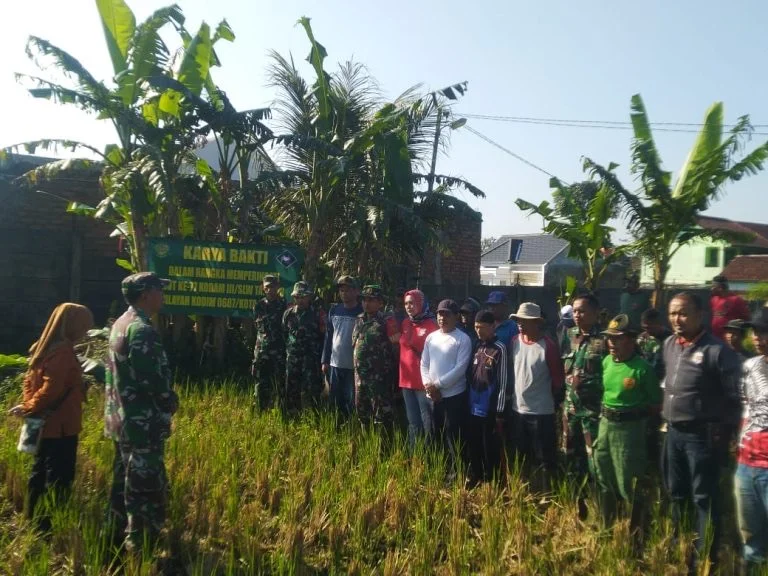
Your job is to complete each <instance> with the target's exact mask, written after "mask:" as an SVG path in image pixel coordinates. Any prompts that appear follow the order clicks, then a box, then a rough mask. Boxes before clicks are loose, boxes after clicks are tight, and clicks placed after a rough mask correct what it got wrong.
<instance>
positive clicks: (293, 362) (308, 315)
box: [281, 282, 325, 412]
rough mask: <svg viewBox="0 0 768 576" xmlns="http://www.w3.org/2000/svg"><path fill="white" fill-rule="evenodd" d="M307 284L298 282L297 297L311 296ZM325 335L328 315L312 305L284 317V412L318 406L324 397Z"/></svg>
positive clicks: (295, 288) (288, 311)
mask: <svg viewBox="0 0 768 576" xmlns="http://www.w3.org/2000/svg"><path fill="white" fill-rule="evenodd" d="M311 294H312V292H311V289H310V288H309V286H308V285H307V283H306V282H297V283H296V285H295V287H294V289H293V294H292V295H293V296H294V297H296V296H303V295H311ZM324 334H325V312H324V311H323V310H322V309H316V308H315V307H314V306H313V305H310V306H309V307H308V308H306V309H305V310H299V308H298V306H297V305H296V304H293V305H291V306H289V307H288V309H287V310H286V311H285V314H283V336H284V338H285V343H286V345H285V350H286V357H285V366H286V370H285V389H284V391H283V395H282V398H281V401H282V402H283V409H284V410H286V411H288V412H296V411H298V410H300V409H301V408H306V407H309V406H317V405H319V403H320V397H321V395H322V393H323V376H322V373H321V372H320V355H321V354H322V350H323V341H324Z"/></svg>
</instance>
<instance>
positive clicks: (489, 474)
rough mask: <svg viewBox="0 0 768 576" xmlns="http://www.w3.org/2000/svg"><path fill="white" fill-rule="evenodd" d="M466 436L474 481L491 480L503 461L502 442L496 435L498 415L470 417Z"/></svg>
mask: <svg viewBox="0 0 768 576" xmlns="http://www.w3.org/2000/svg"><path fill="white" fill-rule="evenodd" d="M466 434H467V455H468V457H469V466H470V472H471V473H472V479H473V480H484V481H488V480H491V478H493V475H494V474H496V473H497V472H498V470H499V464H500V461H501V458H500V455H501V454H500V450H501V442H499V437H498V434H497V433H496V415H495V414H492V415H490V416H472V415H470V416H469V421H468V424H467V432H466Z"/></svg>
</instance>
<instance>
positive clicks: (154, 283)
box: [120, 272, 171, 298]
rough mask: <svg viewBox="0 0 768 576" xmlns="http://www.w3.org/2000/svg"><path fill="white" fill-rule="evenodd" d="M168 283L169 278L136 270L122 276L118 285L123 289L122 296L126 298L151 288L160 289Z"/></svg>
mask: <svg viewBox="0 0 768 576" xmlns="http://www.w3.org/2000/svg"><path fill="white" fill-rule="evenodd" d="M170 283H171V281H170V280H166V279H165V278H160V277H159V276H158V275H157V274H155V273H154V272H137V273H136V274H131V275H130V276H127V277H126V278H123V282H122V284H121V286H120V287H121V289H122V291H123V296H125V297H126V298H136V297H138V296H139V295H140V294H141V293H142V292H144V291H146V290H151V289H152V288H157V289H158V290H162V289H163V288H165V287H166V286H168V284H170Z"/></svg>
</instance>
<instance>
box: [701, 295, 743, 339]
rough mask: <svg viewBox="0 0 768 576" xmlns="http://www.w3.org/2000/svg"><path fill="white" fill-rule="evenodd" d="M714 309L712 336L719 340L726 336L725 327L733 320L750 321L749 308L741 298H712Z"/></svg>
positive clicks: (730, 296) (710, 302)
mask: <svg viewBox="0 0 768 576" xmlns="http://www.w3.org/2000/svg"><path fill="white" fill-rule="evenodd" d="M709 306H710V308H712V334H713V335H714V336H717V337H718V338H721V339H722V338H723V336H724V335H725V330H724V328H725V325H726V324H728V322H730V321H731V320H749V306H747V303H746V302H745V301H744V299H743V298H742V297H741V296H737V295H736V294H728V295H727V296H712V297H711V298H710V299H709Z"/></svg>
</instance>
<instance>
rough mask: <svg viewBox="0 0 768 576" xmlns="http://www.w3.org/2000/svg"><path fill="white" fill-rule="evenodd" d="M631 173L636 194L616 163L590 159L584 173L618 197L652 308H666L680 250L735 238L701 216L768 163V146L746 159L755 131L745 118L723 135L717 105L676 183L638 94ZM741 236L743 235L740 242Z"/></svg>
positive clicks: (719, 105)
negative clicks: (648, 278) (644, 266)
mask: <svg viewBox="0 0 768 576" xmlns="http://www.w3.org/2000/svg"><path fill="white" fill-rule="evenodd" d="M631 109H632V114H631V118H632V126H633V129H634V138H633V142H632V169H631V171H632V174H634V175H635V176H637V177H638V179H639V181H640V189H639V190H638V191H637V192H635V193H633V192H630V191H629V190H628V189H627V188H625V187H624V186H623V185H622V184H621V182H620V181H619V179H618V178H617V177H616V174H615V173H614V168H616V165H615V164H610V165H609V166H608V167H603V166H601V165H599V164H596V163H595V162H594V161H592V160H591V159H589V158H586V159H585V160H584V168H585V170H587V171H588V172H589V173H590V174H591V175H592V176H593V177H595V178H598V179H599V180H600V181H601V182H602V184H603V186H605V187H608V188H609V189H610V190H612V191H613V192H614V193H615V194H616V195H617V196H618V198H619V201H620V203H621V207H622V212H623V214H624V215H625V216H626V218H627V226H628V228H629V231H630V233H631V234H632V236H633V238H634V241H633V242H632V243H631V244H630V245H629V246H628V247H627V248H628V250H631V251H634V252H635V253H637V254H639V255H640V256H642V257H643V258H644V259H645V260H646V261H647V262H648V263H650V265H651V266H652V268H653V282H654V305H655V306H657V307H658V306H660V305H662V304H663V302H662V299H663V289H664V281H665V278H666V275H667V271H668V270H669V263H670V260H671V258H672V256H674V254H675V253H676V252H677V250H678V249H679V248H680V247H681V246H684V245H686V244H688V243H690V242H692V241H694V240H696V239H699V238H714V239H718V238H723V239H733V236H734V235H733V234H728V233H724V232H719V231H713V230H706V229H703V228H701V227H700V226H698V224H697V218H698V216H699V215H700V214H701V213H702V212H703V211H704V210H706V209H707V208H708V207H709V206H710V204H711V203H712V202H713V201H714V200H716V199H718V198H720V197H721V196H722V195H723V194H724V192H725V185H726V184H727V183H729V182H736V181H738V180H740V179H741V178H743V177H744V176H748V175H752V174H756V173H758V172H759V171H760V170H762V169H763V164H764V163H765V160H766V158H768V142H766V143H764V144H761V145H759V146H758V147H756V148H755V149H754V150H752V151H751V152H749V153H746V154H743V150H744V146H745V141H746V140H747V139H748V137H749V136H750V134H751V132H752V127H751V125H750V123H749V118H748V117H747V116H742V117H741V118H739V120H738V122H737V123H736V124H735V125H734V126H733V127H732V128H731V130H730V131H729V132H728V134H727V135H726V136H725V137H724V136H723V105H722V103H721V102H717V103H715V104H713V105H712V106H711V107H710V108H709V110H708V111H707V113H706V115H705V117H704V125H703V126H702V129H701V132H700V133H699V135H698V137H697V138H696V142H695V144H694V146H693V148H692V149H691V151H690V153H689V154H688V157H687V159H686V161H685V164H684V165H683V168H682V169H681V171H680V174H679V175H678V178H677V181H676V182H675V183H674V185H673V183H672V174H671V173H670V172H668V171H666V170H664V169H663V167H662V163H661V157H660V155H659V153H658V150H657V148H656V144H655V142H654V140H653V135H652V133H651V126H650V121H649V120H648V115H647V113H646V110H645V105H644V104H643V100H642V99H641V98H640V95H639V94H636V95H634V96H633V97H632V104H631ZM737 239H741V237H740V236H739V238H737Z"/></svg>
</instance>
